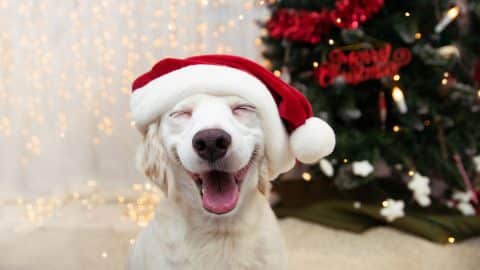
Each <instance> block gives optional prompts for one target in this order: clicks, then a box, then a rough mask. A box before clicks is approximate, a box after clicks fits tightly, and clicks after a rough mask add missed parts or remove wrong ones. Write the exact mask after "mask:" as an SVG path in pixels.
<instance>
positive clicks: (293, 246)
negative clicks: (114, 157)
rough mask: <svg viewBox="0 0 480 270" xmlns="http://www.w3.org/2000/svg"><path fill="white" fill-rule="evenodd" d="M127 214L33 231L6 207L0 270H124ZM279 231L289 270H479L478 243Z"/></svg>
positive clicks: (0, 226)
mask: <svg viewBox="0 0 480 270" xmlns="http://www.w3.org/2000/svg"><path fill="white" fill-rule="evenodd" d="M124 210H125V209H124V208H122V206H120V205H117V204H112V205H108V204H106V205H100V206H96V207H94V208H93V209H91V210H87V209H85V207H84V206H82V205H80V204H76V203H73V204H71V205H67V206H64V207H62V209H61V210H58V211H57V212H56V214H55V215H54V216H52V217H50V218H48V219H45V220H44V221H42V222H41V223H40V224H38V223H37V224H32V223H30V222H27V221H26V219H25V216H24V213H23V212H22V211H20V210H19V209H18V207H14V206H11V207H1V208H0V250H1V252H0V269H1V270H47V269H48V270H80V269H82V270H84V269H107V270H109V269H112V270H113V269H124V268H123V266H124V263H125V259H126V254H127V250H128V247H129V245H130V242H131V241H133V239H134V237H135V234H136V233H137V232H138V230H139V227H138V226H137V225H136V224H135V223H133V222H132V221H131V220H129V218H128V217H126V216H125V211H124ZM79 224H81V225H79ZM280 226H281V228H282V230H283V232H284V234H285V237H286V240H287V244H288V246H289V249H290V252H289V256H290V269H302V270H310V269H312V270H313V269H315V270H317V269H329V270H344V269H348V270H350V269H356V270H363V269H365V270H367V269H368V270H372V269H373V270H374V269H382V270H383V269H389V270H396V269H402V270H404V269H409V270H416V269H436V270H451V269H455V270H461V269H472V270H473V269H480V238H476V239H472V240H469V241H466V242H462V243H458V244H452V245H439V244H434V243H431V242H428V241H426V240H423V239H420V238H418V237H415V236H410V235H407V234H404V233H402V232H399V231H396V230H392V229H388V228H377V229H373V230H370V231H368V232H367V233H364V234H362V235H358V234H352V233H349V232H345V231H339V230H334V229H331V228H326V227H322V226H319V225H315V224H309V223H306V222H302V221H299V220H295V219H285V220H282V221H280Z"/></svg>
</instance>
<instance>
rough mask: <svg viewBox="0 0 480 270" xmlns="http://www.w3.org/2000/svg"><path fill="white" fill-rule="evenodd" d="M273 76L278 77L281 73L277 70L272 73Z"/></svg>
mask: <svg viewBox="0 0 480 270" xmlns="http://www.w3.org/2000/svg"><path fill="white" fill-rule="evenodd" d="M273 75H275V76H276V77H280V76H282V72H281V71H280V70H278V69H277V70H275V71H273Z"/></svg>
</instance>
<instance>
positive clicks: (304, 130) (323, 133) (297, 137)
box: [290, 117, 335, 164]
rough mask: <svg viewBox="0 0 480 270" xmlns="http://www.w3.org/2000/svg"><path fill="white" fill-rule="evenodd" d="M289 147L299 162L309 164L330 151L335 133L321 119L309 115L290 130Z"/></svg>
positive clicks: (333, 145)
mask: <svg viewBox="0 0 480 270" xmlns="http://www.w3.org/2000/svg"><path fill="white" fill-rule="evenodd" d="M290 147H291V149H292V152H293V154H294V155H295V157H296V158H297V159H298V160H299V161H300V162H303V163H307V164H311V163H314V162H317V161H318V160H320V159H321V158H323V157H325V156H328V155H329V154H330V153H332V151H333V149H334V148H335V133H334V132H333V129H332V128H331V127H330V126H329V125H328V124H327V123H326V122H325V121H323V120H322V119H320V118H317V117H310V118H309V119H307V121H306V122H305V123H304V124H303V125H301V126H299V127H298V128H297V129H295V130H294V131H293V132H292V134H291V135H290Z"/></svg>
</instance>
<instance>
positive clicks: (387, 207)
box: [380, 199, 405, 222]
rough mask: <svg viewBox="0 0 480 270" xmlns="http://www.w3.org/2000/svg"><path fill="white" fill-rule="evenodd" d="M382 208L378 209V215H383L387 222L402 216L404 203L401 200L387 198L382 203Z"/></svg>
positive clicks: (403, 214)
mask: <svg viewBox="0 0 480 270" xmlns="http://www.w3.org/2000/svg"><path fill="white" fill-rule="evenodd" d="M382 205H383V208H382V209H380V215H382V216H383V217H385V219H386V220H387V221H388V222H393V221H395V220H396V219H398V218H401V217H404V216H405V212H404V211H403V209H404V208H405V203H404V202H403V201H402V200H398V201H395V200H392V199H387V200H386V201H384V202H383V203H382Z"/></svg>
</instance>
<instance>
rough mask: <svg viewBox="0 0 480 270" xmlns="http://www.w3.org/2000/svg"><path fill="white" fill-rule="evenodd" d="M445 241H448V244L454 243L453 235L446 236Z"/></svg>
mask: <svg viewBox="0 0 480 270" xmlns="http://www.w3.org/2000/svg"><path fill="white" fill-rule="evenodd" d="M447 241H448V243H450V244H454V243H455V237H453V236H450V237H448V238H447Z"/></svg>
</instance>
